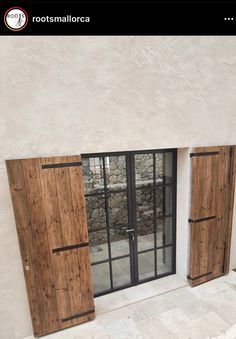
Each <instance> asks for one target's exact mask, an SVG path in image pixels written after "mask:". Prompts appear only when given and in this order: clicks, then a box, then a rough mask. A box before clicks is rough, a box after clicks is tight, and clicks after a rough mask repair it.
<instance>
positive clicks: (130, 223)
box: [126, 152, 135, 285]
mask: <svg viewBox="0 0 236 339" xmlns="http://www.w3.org/2000/svg"><path fill="white" fill-rule="evenodd" d="M131 177H132V175H131V155H130V152H129V153H127V154H126V178H127V195H128V228H129V229H132V228H134V227H133V213H132V209H133V198H132V179H131ZM127 236H128V237H129V251H130V275H131V284H132V285H134V284H135V267H134V261H135V258H134V257H135V252H134V242H133V241H132V240H131V238H130V235H129V234H127Z"/></svg>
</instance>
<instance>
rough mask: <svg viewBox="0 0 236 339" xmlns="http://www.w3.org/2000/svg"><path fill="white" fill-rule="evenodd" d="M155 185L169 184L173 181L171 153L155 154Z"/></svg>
mask: <svg viewBox="0 0 236 339" xmlns="http://www.w3.org/2000/svg"><path fill="white" fill-rule="evenodd" d="M155 162H156V183H157V184H162V183H170V182H172V180H173V167H172V166H173V165H172V162H173V154H172V152H166V153H156V154H155Z"/></svg>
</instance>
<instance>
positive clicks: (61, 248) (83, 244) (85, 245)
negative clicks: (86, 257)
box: [52, 242, 88, 253]
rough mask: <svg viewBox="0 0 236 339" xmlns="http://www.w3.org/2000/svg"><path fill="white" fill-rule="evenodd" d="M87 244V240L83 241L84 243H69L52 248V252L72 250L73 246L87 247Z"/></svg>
mask: <svg viewBox="0 0 236 339" xmlns="http://www.w3.org/2000/svg"><path fill="white" fill-rule="evenodd" d="M87 246H88V242H84V243H80V244H75V245H69V246H64V247H58V248H54V249H53V250H52V252H53V253H58V252H62V251H68V250H73V249H75V248H81V247H87Z"/></svg>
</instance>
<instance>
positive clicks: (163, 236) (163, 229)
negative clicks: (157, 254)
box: [157, 217, 173, 247]
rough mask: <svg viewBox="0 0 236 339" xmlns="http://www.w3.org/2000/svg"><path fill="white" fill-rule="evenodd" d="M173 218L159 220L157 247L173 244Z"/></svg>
mask: <svg viewBox="0 0 236 339" xmlns="http://www.w3.org/2000/svg"><path fill="white" fill-rule="evenodd" d="M172 232H173V227H172V218H171V217H168V218H164V219H157V247H161V246H165V245H169V244H171V243H172Z"/></svg>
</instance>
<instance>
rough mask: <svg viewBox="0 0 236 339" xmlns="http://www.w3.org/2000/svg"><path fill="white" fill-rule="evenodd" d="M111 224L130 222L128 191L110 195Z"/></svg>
mask: <svg viewBox="0 0 236 339" xmlns="http://www.w3.org/2000/svg"><path fill="white" fill-rule="evenodd" d="M108 213H109V226H115V225H123V226H124V225H127V224H128V203H127V193H126V192H121V193H111V194H109V195H108Z"/></svg>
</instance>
